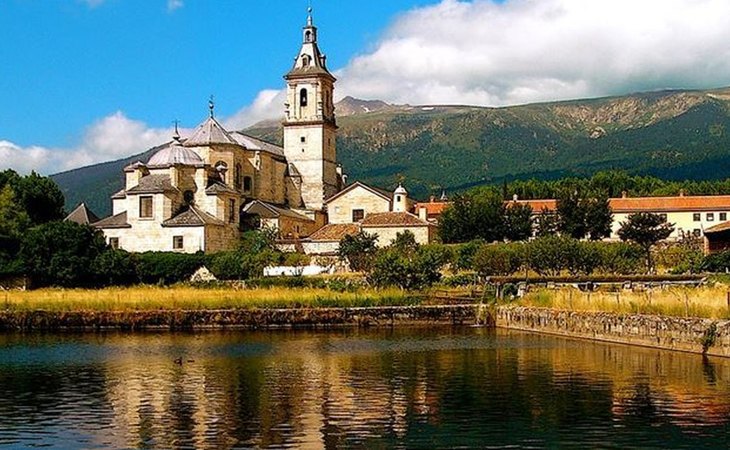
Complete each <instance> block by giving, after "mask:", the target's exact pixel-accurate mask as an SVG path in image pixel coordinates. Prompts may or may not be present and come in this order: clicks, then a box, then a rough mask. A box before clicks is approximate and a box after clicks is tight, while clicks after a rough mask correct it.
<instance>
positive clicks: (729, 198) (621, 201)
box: [416, 195, 730, 215]
mask: <svg viewBox="0 0 730 450" xmlns="http://www.w3.org/2000/svg"><path fill="white" fill-rule="evenodd" d="M608 202H609V204H610V205H611V209H612V210H613V212H614V213H635V212H654V213H662V212H682V211H730V195H697V196H678V197H627V198H611V199H609V200H608ZM513 203H517V204H522V205H529V206H530V207H531V208H532V211H533V212H534V213H539V212H541V211H542V210H543V209H547V210H548V211H551V212H552V211H555V210H556V209H557V203H558V202H557V200H555V199H543V200H517V201H509V202H507V204H513ZM450 204H451V203H449V202H430V203H418V204H417V205H416V211H418V209H419V208H421V207H425V208H426V210H427V211H428V214H429V215H440V214H441V213H443V211H444V209H446V207H447V206H448V205H450Z"/></svg>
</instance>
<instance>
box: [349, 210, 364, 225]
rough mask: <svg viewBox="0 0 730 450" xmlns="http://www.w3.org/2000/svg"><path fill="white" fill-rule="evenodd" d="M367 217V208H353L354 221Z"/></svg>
mask: <svg viewBox="0 0 730 450" xmlns="http://www.w3.org/2000/svg"><path fill="white" fill-rule="evenodd" d="M364 218H365V210H364V209H353V210H352V221H353V222H359V221H361V220H362V219H364Z"/></svg>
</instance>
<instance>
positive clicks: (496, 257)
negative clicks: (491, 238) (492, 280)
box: [473, 243, 523, 277]
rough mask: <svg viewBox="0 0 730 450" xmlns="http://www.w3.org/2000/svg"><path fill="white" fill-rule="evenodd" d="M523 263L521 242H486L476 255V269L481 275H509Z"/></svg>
mask: <svg viewBox="0 0 730 450" xmlns="http://www.w3.org/2000/svg"><path fill="white" fill-rule="evenodd" d="M522 263H523V252H522V245H520V244H501V243H500V244H485V245H482V246H481V247H480V248H479V250H478V251H477V252H476V254H475V255H474V266H473V268H474V270H475V271H476V272H477V273H478V274H479V276H481V277H490V276H509V275H512V274H514V273H515V272H517V271H518V270H520V267H521V266H522Z"/></svg>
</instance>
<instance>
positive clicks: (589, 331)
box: [496, 307, 730, 357]
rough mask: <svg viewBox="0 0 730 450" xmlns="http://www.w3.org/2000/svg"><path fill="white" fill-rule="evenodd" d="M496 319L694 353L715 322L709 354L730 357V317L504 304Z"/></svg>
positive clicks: (500, 323) (522, 327) (542, 329)
mask: <svg viewBox="0 0 730 450" xmlns="http://www.w3.org/2000/svg"><path fill="white" fill-rule="evenodd" d="M496 323H497V326H498V327H504V328H510V329H515V330H524V331H537V332H541V333H551V334H558V335H561V336H571V337H578V338H588V339H594V340H598V341H606V342H616V343H621V344H632V345H641V346H647V347H654V348H661V349H667V350H679V351H686V352H692V353H702V350H703V346H702V342H703V340H704V338H705V336H706V333H708V330H710V328H711V327H712V325H713V324H714V325H715V326H716V333H715V335H716V338H715V342H714V345H712V346H710V347H709V348H708V350H707V354H708V355H715V356H724V357H730V321H729V320H711V319H699V318H683V317H660V316H646V315H620V314H613V313H603V312H589V311H560V310H554V309H548V308H524V307H501V308H498V309H497V312H496Z"/></svg>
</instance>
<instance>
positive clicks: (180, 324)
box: [0, 305, 479, 331]
mask: <svg viewBox="0 0 730 450" xmlns="http://www.w3.org/2000/svg"><path fill="white" fill-rule="evenodd" d="M476 308H477V307H476V306H475V305H447V306H404V307H399V306H392V307H374V308H312V309H238V310H201V311H130V312H90V311H81V312H50V311H27V312H25V311H22V312H14V311H0V331H10V330H16V331H55V330H101V329H119V330H146V329H168V330H191V329H203V328H250V329H256V328H281V327H311V328H314V327H330V326H360V327H367V326H391V325H395V324H398V325H406V324H426V325H427V324H454V325H465V324H469V325H470V324H473V323H474V322H475V320H476V318H477V317H478V316H479V315H478V314H476V313H475V309H476Z"/></svg>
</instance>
